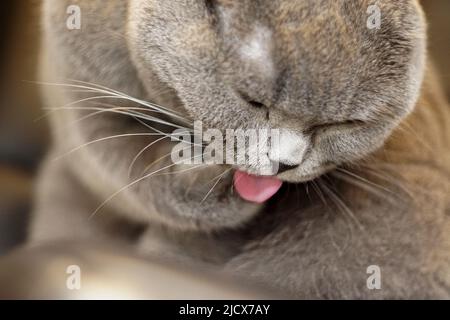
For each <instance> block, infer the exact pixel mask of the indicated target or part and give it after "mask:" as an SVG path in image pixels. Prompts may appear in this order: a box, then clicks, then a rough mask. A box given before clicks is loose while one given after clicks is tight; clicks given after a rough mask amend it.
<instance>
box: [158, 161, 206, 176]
mask: <svg viewBox="0 0 450 320" xmlns="http://www.w3.org/2000/svg"><path fill="white" fill-rule="evenodd" d="M205 166H207V165H206V164H200V165H198V166H195V167H192V168H187V169H183V170H178V171H172V172H165V173H160V174H157V175H156V176H166V175H167V176H170V175H176V174H182V173H186V172H190V171H193V170H195V169H199V168H203V167H205Z"/></svg>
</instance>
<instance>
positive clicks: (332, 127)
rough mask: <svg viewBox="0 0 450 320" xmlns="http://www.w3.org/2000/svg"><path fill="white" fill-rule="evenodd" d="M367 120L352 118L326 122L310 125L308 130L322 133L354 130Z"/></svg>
mask: <svg viewBox="0 0 450 320" xmlns="http://www.w3.org/2000/svg"><path fill="white" fill-rule="evenodd" d="M365 124H366V122H365V121H363V120H359V119H351V120H345V121H339V122H326V123H321V124H316V125H312V126H310V127H309V128H308V129H307V130H306V132H307V133H309V134H314V135H317V134H320V133H324V132H329V131H343V130H354V129H358V128H361V127H363V126H364V125H365Z"/></svg>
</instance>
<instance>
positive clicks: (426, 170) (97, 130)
mask: <svg viewBox="0 0 450 320" xmlns="http://www.w3.org/2000/svg"><path fill="white" fill-rule="evenodd" d="M376 3H377V4H378V5H379V6H380V8H381V12H382V23H381V29H379V30H377V29H373V30H370V29H369V28H367V26H366V21H367V18H368V14H367V12H366V10H367V8H368V6H369V5H370V4H372V1H368V0H364V1H331V0H321V1H317V0H294V1H293V0H279V1H273V0H245V1H228V0H216V1H208V0H206V1H205V0H170V1H158V0H129V1H122V0H109V1H107V2H105V1H100V0H78V1H74V0H46V1H45V2H44V7H43V12H44V30H45V40H44V43H43V55H42V57H43V60H42V77H43V79H44V80H45V81H49V82H59V83H67V81H68V80H67V79H76V80H82V81H87V82H90V83H95V84H98V85H104V86H106V87H108V88H112V89H115V90H118V91H121V92H124V93H126V94H128V95H130V96H132V97H135V98H139V99H142V100H146V101H151V102H154V103H157V104H159V105H162V106H165V107H168V108H171V109H173V110H177V111H178V112H180V113H181V114H183V115H184V116H185V117H186V118H188V119H189V120H191V121H194V120H201V121H203V124H204V126H205V127H209V128H218V129H222V130H225V129H228V128H233V129H236V128H242V129H248V128H266V127H275V128H283V129H286V130H290V132H293V133H294V134H296V135H298V136H301V137H303V138H302V139H304V140H303V141H304V142H305V143H306V144H307V148H306V149H305V150H306V151H305V154H304V155H302V160H301V162H300V163H295V164H296V165H297V164H298V166H297V167H296V168H294V169H292V170H288V171H285V172H282V173H280V174H279V177H280V178H281V179H283V180H285V181H286V182H289V183H287V184H286V185H285V188H284V189H283V190H282V192H280V193H279V194H278V195H277V196H276V197H275V198H273V199H272V200H271V201H270V202H269V203H267V204H266V205H264V206H259V205H255V204H250V203H247V202H245V201H243V200H242V199H240V198H239V197H238V196H237V195H236V194H234V193H233V192H232V188H231V184H232V172H231V171H230V172H229V173H226V174H225V176H224V178H223V179H222V180H221V181H220V183H219V184H218V185H217V186H216V187H215V188H214V190H213V192H212V193H211V194H210V195H209V196H208V197H207V198H206V200H204V196H205V194H207V193H208V191H209V190H210V189H211V187H212V184H211V180H212V179H214V178H215V177H217V176H218V175H219V174H221V173H223V172H224V170H227V169H229V168H228V167H227V166H206V167H201V168H196V169H192V171H188V172H185V173H180V172H178V171H180V170H182V169H183V168H182V167H180V166H174V167H171V168H170V169H168V170H171V171H172V174H165V175H164V174H160V175H154V176H151V177H149V178H147V179H144V180H142V181H139V183H136V184H134V185H132V186H131V187H129V188H127V189H124V190H122V191H121V192H119V193H116V192H117V190H120V189H121V188H122V187H123V186H125V185H127V184H128V183H131V182H133V181H135V180H136V179H138V178H139V177H141V176H142V172H143V170H144V169H145V168H146V167H147V165H148V164H149V163H152V162H153V161H155V160H157V159H160V158H161V157H162V156H164V155H166V154H168V153H169V152H170V150H171V148H172V146H173V143H170V142H169V141H167V140H162V141H160V142H158V143H157V144H155V145H154V146H152V148H150V149H149V150H147V152H145V153H143V155H142V157H140V158H139V160H138V161H137V162H136V163H135V166H134V170H133V171H132V175H131V177H129V176H128V168H129V165H130V163H131V162H132V161H133V159H134V157H135V155H136V154H137V153H138V152H139V151H140V150H142V148H144V147H145V146H147V145H148V144H149V143H150V142H152V141H153V140H155V139H156V138H151V137H139V136H134V137H129V138H118V139H110V140H105V141H101V142H98V143H95V144H93V145H88V146H86V147H84V148H81V149H79V150H77V151H76V152H70V154H67V155H66V156H64V157H62V158H60V159H59V160H57V161H52V159H53V158H55V157H58V156H59V155H61V154H64V153H65V152H68V151H70V150H72V149H73V148H75V147H77V146H80V145H82V144H84V143H86V142H89V141H93V140H95V139H100V138H103V137H107V136H111V135H118V134H124V133H133V132H134V133H136V132H138V133H139V132H146V131H147V132H148V131H149V130H148V128H146V127H145V126H144V125H143V124H142V123H140V122H137V121H135V120H134V119H130V118H129V117H125V116H123V115H117V114H115V113H108V112H103V113H100V114H97V115H95V116H92V117H89V118H84V119H83V120H82V121H77V119H80V118H81V117H83V116H86V114H89V112H90V111H87V110H84V109H76V108H64V109H62V110H60V111H56V112H55V111H53V112H51V123H52V129H53V136H54V144H53V148H52V150H51V152H50V154H49V157H48V160H47V161H46V162H45V164H44V165H43V168H42V172H41V177H40V181H39V185H38V188H37V198H36V199H37V200H36V212H35V215H34V219H33V223H32V228H31V241H43V240H57V239H62V238H64V239H67V238H69V239H80V238H87V239H92V240H93V241H94V240H100V239H103V240H104V241H126V242H127V243H129V244H131V245H133V246H135V247H136V248H137V249H138V250H140V251H142V252H145V253H148V254H153V255H164V256H168V257H171V258H173V259H175V261H180V263H182V262H183V261H190V263H192V262H194V263H195V262H198V263H200V262H201V263H209V264H211V265H215V267H218V268H222V269H224V270H226V271H228V272H231V273H235V274H239V275H244V276H248V277H249V278H251V279H253V280H256V281H261V282H263V283H265V284H267V285H270V286H273V287H275V288H279V289H282V290H284V291H285V292H286V293H288V294H290V295H292V296H293V297H299V298H429V297H434V298H449V297H450V272H449V271H450V270H449V267H450V225H449V213H450V211H449V210H450V196H449V194H450V192H449V191H450V150H449V145H450V141H449V140H450V130H449V128H448V125H449V124H450V109H449V107H448V105H447V103H446V101H445V100H444V98H443V95H442V92H441V91H440V85H439V82H438V80H436V78H435V76H434V75H433V74H434V73H433V71H432V70H431V67H430V68H426V67H425V65H426V53H425V47H426V40H425V39H426V36H425V34H426V30H425V29H426V28H425V21H424V17H423V13H422V11H421V9H420V7H419V5H418V3H417V1H413V0H403V1H388V0H379V1H377V2H376ZM71 4H78V5H79V6H80V7H81V10H82V29H81V30H68V29H67V28H66V19H67V14H66V8H67V6H68V5H71ZM252 39H257V41H260V43H262V44H264V46H265V47H264V48H263V50H262V51H261V52H263V54H262V55H260V56H258V55H257V56H258V59H253V58H252V57H251V56H250V57H249V56H248V54H249V52H252V51H251V50H252V48H253V47H252V42H251V41H252ZM253 57H254V56H253ZM424 75H425V81H423V78H424ZM45 97H46V103H47V105H48V106H49V107H61V106H64V105H66V106H67V105H69V104H70V103H72V102H73V101H76V100H78V99H83V98H86V95H85V94H83V93H76V92H73V91H70V90H61V87H57V86H46V95H45ZM94 102H95V100H94ZM101 102H105V101H101ZM107 102H109V103H110V104H114V105H115V106H122V107H133V106H134V107H136V105H135V104H133V103H130V102H129V101H123V100H107ZM71 106H73V107H75V106H76V107H78V108H79V107H83V106H85V107H86V108H87V107H92V101H91V102H90V103H88V102H85V103H79V104H76V105H71ZM172 120H174V119H172ZM288 164H289V165H291V163H288ZM168 165H170V157H167V158H165V159H163V160H161V161H158V162H157V165H156V166H154V167H153V168H152V169H158V168H164V167H165V166H168ZM257 166H258V164H256V167H241V168H240V169H241V170H247V171H249V172H252V171H253V170H255V169H258V168H257ZM112 194H113V195H114V197H112V198H111V197H110V196H111V195H112ZM105 199H108V200H109V201H107V203H106V204H105V206H102V207H101V208H100V209H101V210H99V211H98V212H97V211H96V209H97V208H98V206H99V205H100V204H101V203H102V202H103V201H104V200H105ZM203 200H204V201H203ZM93 212H95V215H93V216H92V217H91V215H92V213H93ZM90 217H91V218H90ZM370 265H378V266H379V267H380V268H381V271H382V289H381V290H369V289H368V288H367V286H366V279H367V277H368V276H369V275H368V274H367V273H366V269H367V267H368V266H370Z"/></svg>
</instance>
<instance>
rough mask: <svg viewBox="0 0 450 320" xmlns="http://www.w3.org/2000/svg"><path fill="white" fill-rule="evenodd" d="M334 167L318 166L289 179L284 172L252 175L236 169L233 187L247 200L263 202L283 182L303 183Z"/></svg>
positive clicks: (269, 197) (270, 196) (274, 193)
mask: <svg viewBox="0 0 450 320" xmlns="http://www.w3.org/2000/svg"><path fill="white" fill-rule="evenodd" d="M332 168H334V165H327V166H321V167H318V168H317V169H316V170H313V171H314V172H313V173H310V174H308V175H305V176H302V177H297V179H295V180H293V179H289V178H287V177H288V176H287V175H286V173H282V174H280V175H277V176H261V175H253V174H250V173H247V172H244V171H241V170H236V171H235V173H234V178H233V185H234V189H235V190H236V192H237V193H238V195H239V196H240V197H241V198H242V199H244V200H246V201H249V202H253V203H257V204H263V203H265V202H266V201H268V200H270V199H271V198H272V197H273V196H275V195H276V194H277V193H278V191H279V190H280V189H281V187H282V186H283V184H284V183H287V182H294V183H304V182H307V181H311V180H314V179H316V178H318V177H320V176H321V175H322V174H323V173H325V172H326V171H329V170H331V169H332Z"/></svg>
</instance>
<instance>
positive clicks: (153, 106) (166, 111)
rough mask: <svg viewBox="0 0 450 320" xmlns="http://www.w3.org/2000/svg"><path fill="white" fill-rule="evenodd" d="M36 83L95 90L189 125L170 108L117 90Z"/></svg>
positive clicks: (102, 87) (101, 87)
mask: <svg viewBox="0 0 450 320" xmlns="http://www.w3.org/2000/svg"><path fill="white" fill-rule="evenodd" d="M72 81H73V82H77V83H86V82H83V81H79V80H72ZM36 83H37V84H40V85H49V86H57V87H69V88H76V89H87V90H93V91H95V92H98V93H101V94H108V95H111V96H114V97H116V99H123V100H128V101H131V102H135V103H137V104H140V105H143V106H145V107H148V108H149V109H152V110H159V111H161V113H164V114H166V115H168V116H171V117H175V118H178V119H179V120H181V121H184V122H186V123H189V120H188V119H186V118H185V117H183V116H182V115H181V114H179V113H178V112H176V111H174V110H171V109H169V108H166V107H163V106H160V105H157V104H154V103H150V102H147V101H143V100H140V99H137V98H134V97H131V96H129V95H127V94H124V93H122V92H119V91H117V90H113V89H110V88H107V87H104V86H101V85H96V84H91V83H86V84H89V85H95V86H97V87H89V86H86V85H77V84H65V83H52V82H36Z"/></svg>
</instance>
